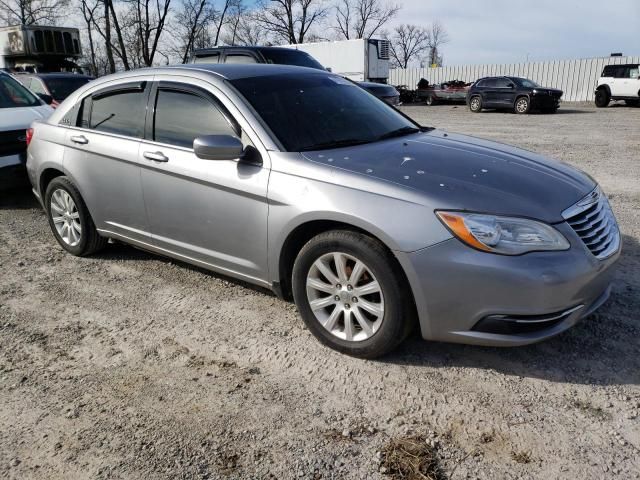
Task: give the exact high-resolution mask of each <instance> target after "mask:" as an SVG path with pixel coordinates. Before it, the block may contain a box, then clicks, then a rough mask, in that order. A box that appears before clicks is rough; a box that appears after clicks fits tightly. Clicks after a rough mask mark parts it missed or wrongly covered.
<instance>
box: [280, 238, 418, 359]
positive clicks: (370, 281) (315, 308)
mask: <svg viewBox="0 0 640 480" xmlns="http://www.w3.org/2000/svg"><path fill="white" fill-rule="evenodd" d="M292 284H293V296H294V299H295V302H296V305H297V306H298V310H299V312H300V315H301V316H302V319H303V321H304V322H305V324H306V325H307V327H308V328H309V330H310V331H311V333H312V334H313V335H314V336H315V337H316V338H317V339H318V340H320V342H322V343H323V344H325V345H327V346H329V347H331V348H333V349H334V350H338V351H340V352H343V353H346V354H348V355H352V356H355V357H360V358H375V357H379V356H381V355H384V354H386V353H388V352H390V351H392V350H393V349H395V348H396V347H397V346H398V345H399V344H400V342H402V341H403V340H404V339H405V337H406V336H407V334H408V333H409V331H410V326H411V325H412V321H411V320H412V319H411V314H412V307H411V306H412V302H411V295H410V293H409V291H408V288H407V287H406V286H405V285H406V281H405V280H404V277H403V275H402V272H401V271H400V267H399V266H398V265H397V263H396V261H395V259H394V258H393V256H392V254H391V253H390V252H389V251H388V250H387V249H386V248H385V247H384V246H383V245H382V244H380V242H378V241H377V240H375V239H373V238H371V237H368V236H366V235H363V234H361V233H357V232H352V231H346V230H334V231H329V232H325V233H322V234H320V235H318V236H316V237H314V238H313V239H311V240H310V241H309V242H308V243H307V244H306V245H305V246H304V247H303V248H302V250H301V251H300V253H299V254H298V257H297V258H296V261H295V263H294V267H293V278H292Z"/></svg>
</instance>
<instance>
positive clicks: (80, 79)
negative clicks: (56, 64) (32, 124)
mask: <svg viewBox="0 0 640 480" xmlns="http://www.w3.org/2000/svg"><path fill="white" fill-rule="evenodd" d="M15 77H16V78H17V79H18V80H19V81H20V82H21V83H22V84H23V85H24V86H25V87H27V88H29V89H30V90H31V91H32V92H33V93H36V94H38V95H39V96H40V97H41V98H45V99H46V96H49V97H51V99H52V100H53V102H51V106H52V107H54V108H55V107H56V106H57V105H58V104H60V103H62V101H63V100H64V99H65V98H67V97H68V96H69V95H71V94H72V93H73V92H75V91H76V90H77V89H78V88H80V87H81V86H83V85H84V84H85V83H88V82H90V81H91V80H93V77H90V76H88V75H80V74H77V73H20V74H16V75H15Z"/></svg>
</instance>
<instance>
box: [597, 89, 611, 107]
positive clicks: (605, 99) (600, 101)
mask: <svg viewBox="0 0 640 480" xmlns="http://www.w3.org/2000/svg"><path fill="white" fill-rule="evenodd" d="M610 101H611V96H610V95H609V92H608V91H607V89H606V88H600V89H599V90H596V107H598V108H604V107H606V106H607V105H609V102H610Z"/></svg>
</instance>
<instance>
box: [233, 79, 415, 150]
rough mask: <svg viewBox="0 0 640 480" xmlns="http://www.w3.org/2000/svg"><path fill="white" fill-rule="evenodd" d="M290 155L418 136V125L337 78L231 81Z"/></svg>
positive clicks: (351, 84)
mask: <svg viewBox="0 0 640 480" xmlns="http://www.w3.org/2000/svg"><path fill="white" fill-rule="evenodd" d="M231 84H232V85H233V86H234V87H236V89H237V90H238V91H239V92H240V93H241V94H242V95H243V96H244V97H245V98H246V99H247V101H248V102H249V103H250V104H251V106H253V108H254V109H255V110H256V112H257V113H258V114H259V115H260V117H261V118H262V120H263V121H264V122H265V123H266V124H267V126H268V127H269V128H270V129H271V131H272V132H273V133H274V134H275V135H276V137H277V138H278V140H280V142H281V143H282V145H283V146H284V147H285V149H286V150H287V151H289V152H301V151H307V150H324V149H329V148H338V147H344V146H349V145H358V144H362V143H370V142H375V141H378V140H382V139H385V138H391V137H393V136H402V135H407V134H411V133H415V132H418V131H420V128H419V126H418V125H417V124H415V123H413V122H412V121H411V120H409V119H407V118H406V117H404V116H403V115H402V114H400V113H399V112H398V111H396V110H394V109H393V108H391V107H389V106H388V105H387V104H386V103H384V102H383V101H381V100H379V99H377V98H375V97H374V96H373V95H371V94H369V93H367V92H366V91H364V90H363V89H361V88H360V87H358V86H357V85H355V84H353V83H352V82H350V81H348V80H346V79H344V78H342V77H339V76H338V75H324V74H314V73H308V74H296V75H286V74H281V75H269V76H260V77H249V78H241V79H236V80H232V81H231Z"/></svg>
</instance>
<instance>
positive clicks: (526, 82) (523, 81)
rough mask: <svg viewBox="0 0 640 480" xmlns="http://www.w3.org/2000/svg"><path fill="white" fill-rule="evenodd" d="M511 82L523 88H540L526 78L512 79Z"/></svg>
mask: <svg viewBox="0 0 640 480" xmlns="http://www.w3.org/2000/svg"><path fill="white" fill-rule="evenodd" d="M513 80H515V82H516V83H517V84H519V85H520V86H521V87H524V88H537V87H539V86H540V85H538V84H537V83H536V82H534V81H532V80H528V79H526V78H514V79H513Z"/></svg>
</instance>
